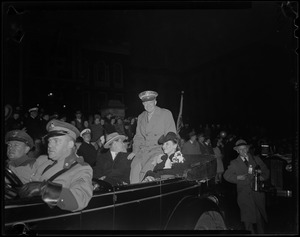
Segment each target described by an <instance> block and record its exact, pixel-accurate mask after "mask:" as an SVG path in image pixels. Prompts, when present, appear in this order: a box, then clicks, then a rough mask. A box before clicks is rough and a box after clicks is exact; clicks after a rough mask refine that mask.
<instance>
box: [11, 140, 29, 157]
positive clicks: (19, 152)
mask: <svg viewBox="0 0 300 237" xmlns="http://www.w3.org/2000/svg"><path fill="white" fill-rule="evenodd" d="M29 150H30V147H29V146H27V145H26V144H25V143H24V142H21V141H9V142H7V157H8V158H9V159H18V158H20V157H22V156H24V155H26V154H27V153H28V152H29Z"/></svg>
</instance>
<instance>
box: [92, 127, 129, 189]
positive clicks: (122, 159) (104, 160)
mask: <svg viewBox="0 0 300 237" xmlns="http://www.w3.org/2000/svg"><path fill="white" fill-rule="evenodd" d="M125 138H126V137H125V136H124V135H120V134H118V133H117V132H114V133H111V134H109V135H107V137H106V143H105V144H104V148H105V149H109V150H108V151H107V152H106V153H98V156H97V160H96V166H94V167H93V177H94V178H97V179H101V180H104V181H107V182H109V183H111V184H112V185H120V184H129V174H130V164H131V160H128V159H127V157H128V155H129V153H127V150H126V145H125V143H124V140H125Z"/></svg>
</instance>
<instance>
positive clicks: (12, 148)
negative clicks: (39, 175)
mask: <svg viewBox="0 0 300 237" xmlns="http://www.w3.org/2000/svg"><path fill="white" fill-rule="evenodd" d="M5 143H6V144H7V152H6V154H7V158H8V160H7V164H6V165H7V167H8V168H9V169H10V170H11V171H12V172H13V173H14V174H15V175H16V176H17V177H18V178H19V179H20V181H21V182H22V183H23V184H24V183H28V182H29V181H30V180H29V179H30V175H31V173H32V169H33V164H34V162H35V158H31V157H29V156H28V155H27V154H28V152H29V151H30V150H31V149H32V148H33V146H34V145H33V139H32V138H31V137H30V136H29V135H28V134H27V133H26V132H25V131H23V130H12V131H9V132H7V133H6V135H5Z"/></svg>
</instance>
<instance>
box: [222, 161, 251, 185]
mask: <svg viewBox="0 0 300 237" xmlns="http://www.w3.org/2000/svg"><path fill="white" fill-rule="evenodd" d="M238 175H242V173H241V172H240V170H239V168H238V165H237V163H236V161H235V160H233V161H231V162H230V165H229V166H228V168H227V170H226V171H225V172H224V175H223V177H224V179H225V180H226V181H227V182H229V183H234V184H242V185H247V184H249V179H248V178H247V179H245V180H238V179H237V176H238Z"/></svg>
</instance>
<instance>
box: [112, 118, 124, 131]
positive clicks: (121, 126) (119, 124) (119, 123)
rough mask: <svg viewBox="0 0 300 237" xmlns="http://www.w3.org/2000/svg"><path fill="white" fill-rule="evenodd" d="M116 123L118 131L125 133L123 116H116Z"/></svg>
mask: <svg viewBox="0 0 300 237" xmlns="http://www.w3.org/2000/svg"><path fill="white" fill-rule="evenodd" d="M116 120H117V121H116V123H115V124H114V126H115V129H116V132H117V133H119V134H120V135H125V128H124V123H123V120H122V118H120V117H118V118H116Z"/></svg>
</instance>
